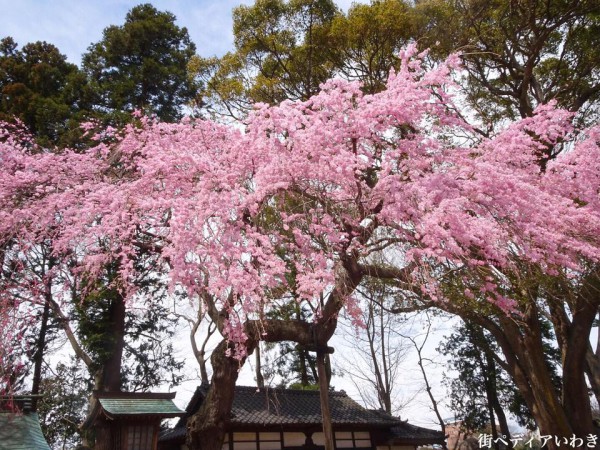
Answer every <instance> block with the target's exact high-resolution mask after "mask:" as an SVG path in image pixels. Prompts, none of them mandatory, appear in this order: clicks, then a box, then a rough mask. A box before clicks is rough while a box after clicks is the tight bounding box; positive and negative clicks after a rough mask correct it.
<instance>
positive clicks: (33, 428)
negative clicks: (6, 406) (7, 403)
mask: <svg viewBox="0 0 600 450" xmlns="http://www.w3.org/2000/svg"><path fill="white" fill-rule="evenodd" d="M0 450H50V447H49V446H48V443H47V442H46V439H44V435H43V434H42V428H41V427H40V420H39V418H38V415H37V414H36V413H25V414H14V413H0Z"/></svg>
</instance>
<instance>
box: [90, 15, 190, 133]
mask: <svg viewBox="0 0 600 450" xmlns="http://www.w3.org/2000/svg"><path fill="white" fill-rule="evenodd" d="M194 54H195V45H194V44H193V43H192V42H191V41H190V38H189V35H188V32H187V29H186V28H180V27H178V26H177V25H176V24H175V16H174V15H173V14H171V13H169V12H160V11H158V10H157V9H156V8H154V7H153V6H152V5H150V4H143V5H139V6H136V7H135V8H133V9H131V11H129V12H128V13H127V16H126V18H125V23H124V24H123V25H122V26H115V25H113V26H110V27H108V28H106V29H105V30H104V33H103V38H102V40H101V41H100V42H98V43H96V44H93V45H92V46H90V48H89V49H88V53H86V54H85V55H84V56H83V70H84V71H85V73H86V75H87V76H88V77H89V80H90V84H91V87H92V89H93V92H94V104H95V107H96V108H97V109H98V110H99V111H101V112H103V113H107V114H109V115H110V117H111V119H112V120H113V121H116V122H117V123H119V122H123V121H126V120H127V119H128V115H129V113H131V112H132V111H134V110H138V109H139V110H143V111H144V112H146V113H148V114H156V115H157V116H158V117H159V118H160V119H161V120H164V121H174V120H177V119H178V118H180V117H181V115H182V106H183V105H185V104H186V102H188V101H190V100H191V99H192V98H193V96H194V93H195V85H194V84H193V83H192V82H191V81H190V79H189V77H188V75H187V65H188V63H189V61H190V59H191V58H192V56H193V55H194Z"/></svg>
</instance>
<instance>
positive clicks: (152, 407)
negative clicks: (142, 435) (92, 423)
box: [98, 398, 183, 416]
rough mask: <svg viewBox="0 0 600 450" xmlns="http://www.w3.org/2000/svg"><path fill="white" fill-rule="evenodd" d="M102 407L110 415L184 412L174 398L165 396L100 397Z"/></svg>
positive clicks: (165, 414)
mask: <svg viewBox="0 0 600 450" xmlns="http://www.w3.org/2000/svg"><path fill="white" fill-rule="evenodd" d="M98 401H99V402H100V405H102V409H104V411H105V412H107V413H108V414H109V415H110V416H128V415H139V414H148V415H160V416H167V415H180V414H182V413H183V411H182V410H181V409H179V408H178V407H177V406H175V404H174V403H173V401H172V400H170V399H165V398H100V399H98Z"/></svg>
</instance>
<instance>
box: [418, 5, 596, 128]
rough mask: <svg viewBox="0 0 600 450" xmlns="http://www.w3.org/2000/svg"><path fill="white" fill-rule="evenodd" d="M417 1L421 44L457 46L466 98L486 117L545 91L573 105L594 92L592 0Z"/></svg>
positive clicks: (532, 103)
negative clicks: (420, 26)
mask: <svg viewBox="0 0 600 450" xmlns="http://www.w3.org/2000/svg"><path fill="white" fill-rule="evenodd" d="M416 9H417V11H418V12H419V13H420V15H421V17H422V23H423V27H422V31H421V42H422V44H423V45H424V46H426V47H432V49H433V53H434V54H435V55H436V56H438V57H444V56H445V55H447V54H448V53H450V52H452V51H457V50H460V51H461V52H462V53H463V60H464V62H465V68H466V69H467V71H468V80H467V83H466V87H467V89H468V90H469V97H468V100H469V103H470V106H471V107H472V108H474V109H475V110H476V111H477V112H478V114H480V115H481V117H483V118H484V119H485V120H486V121H487V122H489V124H490V125H493V124H494V123H495V122H497V121H499V120H502V119H506V118H509V119H515V118H517V117H525V116H529V115H531V114H532V111H533V109H534V108H535V107H536V106H537V105H538V104H540V103H546V102H548V101H550V100H551V99H556V100H557V101H558V104H559V105H560V106H562V107H564V108H567V109H571V110H573V111H577V110H580V109H582V108H584V109H586V108H588V107H592V105H593V104H594V103H597V101H598V99H599V97H600V83H599V81H598V80H599V75H600V54H599V53H598V50H597V49H598V45H599V44H600V33H599V32H598V31H599V26H600V23H599V20H600V4H599V3H598V2H597V1H595V0H577V1H571V0H557V1H551V2H546V1H540V0H519V1H507V0H493V1H487V0H474V1H464V0H424V1H420V2H418V3H417V5H416ZM592 109H595V107H592Z"/></svg>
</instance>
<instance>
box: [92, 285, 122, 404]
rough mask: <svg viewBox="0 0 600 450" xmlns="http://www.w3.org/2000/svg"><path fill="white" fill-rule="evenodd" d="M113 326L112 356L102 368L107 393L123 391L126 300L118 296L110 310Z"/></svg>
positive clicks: (102, 380)
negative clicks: (122, 372) (122, 371)
mask: <svg viewBox="0 0 600 450" xmlns="http://www.w3.org/2000/svg"><path fill="white" fill-rule="evenodd" d="M108 314H109V323H110V326H111V332H112V333H111V334H112V336H111V343H110V346H111V348H110V355H109V357H108V358H107V360H106V361H105V362H104V364H103V365H102V368H101V373H102V375H101V384H102V385H101V386H99V387H98V389H101V390H103V391H106V392H119V391H120V390H121V382H122V379H121V364H122V359H123V350H124V348H125V299H124V298H123V296H122V295H121V294H118V295H117V296H116V297H115V299H114V300H113V301H112V302H111V304H110V307H109V310H108Z"/></svg>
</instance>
